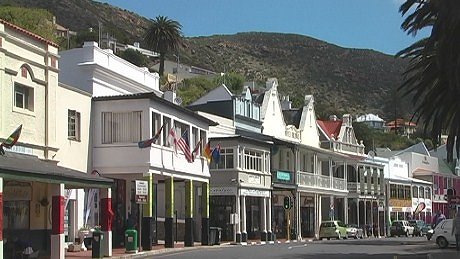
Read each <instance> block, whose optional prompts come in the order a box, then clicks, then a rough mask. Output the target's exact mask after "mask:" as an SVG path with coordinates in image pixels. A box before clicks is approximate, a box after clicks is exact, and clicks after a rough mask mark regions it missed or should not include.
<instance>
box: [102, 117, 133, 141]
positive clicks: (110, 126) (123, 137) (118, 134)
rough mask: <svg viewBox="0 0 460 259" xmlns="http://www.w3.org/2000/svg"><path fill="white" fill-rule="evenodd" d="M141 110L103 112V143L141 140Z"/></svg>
mask: <svg viewBox="0 0 460 259" xmlns="http://www.w3.org/2000/svg"><path fill="white" fill-rule="evenodd" d="M141 114H142V112H141V111H133V112H118V113H117V112H103V113H102V143H103V144H112V143H135V142H138V141H140V140H141V129H142V127H141V123H142V122H141Z"/></svg>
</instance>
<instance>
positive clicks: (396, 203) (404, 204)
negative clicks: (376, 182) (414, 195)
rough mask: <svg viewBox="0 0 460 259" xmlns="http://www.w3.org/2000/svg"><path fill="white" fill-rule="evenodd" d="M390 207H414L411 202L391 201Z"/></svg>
mask: <svg viewBox="0 0 460 259" xmlns="http://www.w3.org/2000/svg"><path fill="white" fill-rule="evenodd" d="M389 205H390V206H391V207H412V201H411V200H398V199H390V202H389Z"/></svg>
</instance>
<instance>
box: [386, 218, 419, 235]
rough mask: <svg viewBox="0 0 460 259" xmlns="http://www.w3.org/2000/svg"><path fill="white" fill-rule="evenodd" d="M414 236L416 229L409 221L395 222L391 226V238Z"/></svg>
mask: <svg viewBox="0 0 460 259" xmlns="http://www.w3.org/2000/svg"><path fill="white" fill-rule="evenodd" d="M409 235H412V236H413V235H414V227H413V226H411V225H410V224H409V222H408V221H407V220H395V221H393V222H392V223H391V226H390V236H392V237H393V236H406V237H407V236H409Z"/></svg>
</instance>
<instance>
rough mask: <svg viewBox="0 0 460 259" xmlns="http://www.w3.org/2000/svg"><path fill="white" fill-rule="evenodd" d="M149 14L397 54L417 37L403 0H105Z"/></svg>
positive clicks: (199, 31) (198, 30)
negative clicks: (406, 25) (408, 30)
mask: <svg viewBox="0 0 460 259" xmlns="http://www.w3.org/2000/svg"><path fill="white" fill-rule="evenodd" d="M100 2H107V3H110V4H112V5H115V6H118V7H120V8H122V9H127V10H130V11H133V12H135V13H137V14H139V15H141V16H144V17H147V18H152V19H153V18H155V17H156V16H158V15H163V16H167V17H169V18H171V19H174V20H176V21H178V22H180V23H181V24H182V32H183V33H184V35H185V36H209V35H214V34H234V33H237V32H247V31H263V32H283V33H296V34H301V35H306V36H310V37H314V38H317V39H320V40H324V41H327V42H329V43H332V44H336V45H339V46H342V47H350V48H364V49H374V50H377V51H381V52H383V53H387V54H395V53H396V52H398V51H399V50H401V49H403V48H405V47H407V46H409V45H410V44H411V43H413V42H414V41H416V40H418V39H420V37H421V36H426V35H427V32H424V33H422V34H421V35H418V36H417V37H416V38H414V37H413V36H411V35H407V34H405V33H404V32H403V31H402V30H401V28H400V26H401V22H402V21H403V17H401V14H400V13H399V12H398V9H399V6H400V5H401V3H402V2H403V0H284V1H283V0H277V1H274V0H258V1H255V0H231V1H230V0H226V1H225V0H167V1H164V0H163V1H160V0H100Z"/></svg>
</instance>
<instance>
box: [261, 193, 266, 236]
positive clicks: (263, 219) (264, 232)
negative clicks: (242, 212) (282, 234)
mask: <svg viewBox="0 0 460 259" xmlns="http://www.w3.org/2000/svg"><path fill="white" fill-rule="evenodd" d="M261 199H262V208H261V211H262V213H261V214H260V222H261V224H262V233H261V234H260V240H261V241H267V225H268V224H267V223H268V222H267V198H266V197H262V198H261Z"/></svg>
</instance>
